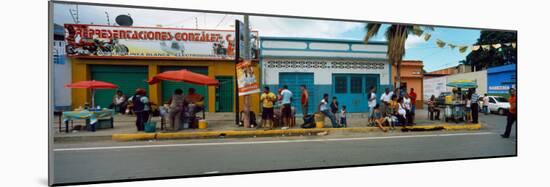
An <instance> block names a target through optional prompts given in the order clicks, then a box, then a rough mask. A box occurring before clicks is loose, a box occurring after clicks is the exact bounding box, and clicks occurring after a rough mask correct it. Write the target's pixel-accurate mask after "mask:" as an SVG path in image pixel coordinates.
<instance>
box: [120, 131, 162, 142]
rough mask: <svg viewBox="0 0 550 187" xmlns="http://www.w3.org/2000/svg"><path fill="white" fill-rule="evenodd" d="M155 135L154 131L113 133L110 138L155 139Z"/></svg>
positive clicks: (122, 139) (121, 139)
mask: <svg viewBox="0 0 550 187" xmlns="http://www.w3.org/2000/svg"><path fill="white" fill-rule="evenodd" d="M155 135H156V133H139V134H113V136H112V139H113V140H117V141H130V140H151V139H155Z"/></svg>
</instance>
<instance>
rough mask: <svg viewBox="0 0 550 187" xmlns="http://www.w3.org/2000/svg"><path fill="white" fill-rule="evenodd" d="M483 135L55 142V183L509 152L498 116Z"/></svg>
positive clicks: (508, 141) (512, 146)
mask: <svg viewBox="0 0 550 187" xmlns="http://www.w3.org/2000/svg"><path fill="white" fill-rule="evenodd" d="M481 120H482V121H485V120H486V121H488V122H490V123H489V124H488V128H486V129H484V130H482V131H463V132H456V131H453V132H442V131H438V132H414V133H401V132H393V133H369V134H357V133H355V134H334V135H329V136H315V137H278V138H256V139H251V138H245V139H225V140H191V141H189V140H187V141H183V140H180V141H155V142H127V143H113V142H97V143H94V144H86V145H80V144H59V145H55V151H54V165H55V167H54V173H55V174H54V176H55V179H54V180H55V182H56V183H72V182H84V181H102V180H118V179H132V178H145V177H165V176H184V175H198V174H212V173H232V172H247V171H260V170H277V169H290V168H308V167H323V166H344V165H357V164H377V163H389V162H406V161H420V160H440V159H452V158H471V157H487V156H503V155H514V154H516V141H515V133H514V134H513V136H512V138H511V139H502V138H501V137H500V136H499V134H500V133H501V132H502V129H503V128H504V124H503V122H504V121H505V119H504V117H502V116H495V115H489V116H482V119H481Z"/></svg>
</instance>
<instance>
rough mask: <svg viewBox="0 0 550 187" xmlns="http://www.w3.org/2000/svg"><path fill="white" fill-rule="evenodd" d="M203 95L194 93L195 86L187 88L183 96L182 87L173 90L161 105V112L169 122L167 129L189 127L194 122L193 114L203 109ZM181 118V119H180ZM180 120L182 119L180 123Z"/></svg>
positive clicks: (174, 129)
mask: <svg viewBox="0 0 550 187" xmlns="http://www.w3.org/2000/svg"><path fill="white" fill-rule="evenodd" d="M203 102H204V96H202V95H200V94H198V93H196V90H195V88H189V89H188V92H187V95H185V96H184V94H183V90H182V89H179V88H178V89H176V90H174V94H173V95H172V97H170V99H169V100H168V102H167V103H165V105H164V107H163V110H164V112H163V114H161V115H164V116H167V118H168V122H169V124H170V126H169V128H168V130H171V131H177V130H180V129H184V128H189V125H190V124H192V123H194V122H195V119H196V118H195V115H196V113H198V112H199V111H202V110H204V103H203ZM182 119H183V120H182ZM182 121H184V123H183V125H182V123H181V122H182Z"/></svg>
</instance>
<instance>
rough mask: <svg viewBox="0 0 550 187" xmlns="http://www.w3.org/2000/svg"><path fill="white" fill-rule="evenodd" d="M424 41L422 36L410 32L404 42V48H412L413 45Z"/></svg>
mask: <svg viewBox="0 0 550 187" xmlns="http://www.w3.org/2000/svg"><path fill="white" fill-rule="evenodd" d="M424 42H425V41H424V38H422V37H419V36H416V35H412V34H411V35H409V37H408V38H407V41H406V42H405V49H409V48H414V47H415V46H417V45H419V44H421V43H424Z"/></svg>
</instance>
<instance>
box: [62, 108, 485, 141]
mask: <svg viewBox="0 0 550 187" xmlns="http://www.w3.org/2000/svg"><path fill="white" fill-rule="evenodd" d="M416 113H417V114H416V116H415V123H416V125H415V126H414V128H416V129H418V128H424V129H430V130H441V129H445V130H477V129H480V128H481V125H479V124H478V125H472V124H467V125H466V124H464V123H458V124H448V123H444V122H442V121H430V120H428V119H427V114H428V112H427V110H417V112H416ZM366 115H367V114H366V113H350V114H348V128H338V129H333V128H320V129H316V128H314V129H302V128H300V125H301V124H302V117H301V116H297V117H296V127H294V128H292V129H287V130H281V129H280V128H279V129H273V130H266V129H261V128H243V127H239V126H237V125H235V114H234V113H206V120H207V122H208V128H207V129H186V130H181V131H178V132H162V131H160V117H153V118H152V120H153V121H156V122H157V128H158V129H159V130H158V131H157V133H144V132H137V131H136V127H135V117H134V116H126V115H120V114H117V115H116V116H115V117H114V128H113V129H99V130H97V131H96V132H91V131H85V130H82V131H76V130H73V131H71V132H69V133H65V132H64V131H63V132H59V129H58V127H59V120H58V117H59V116H56V117H55V120H54V121H55V122H54V124H55V126H54V127H53V128H54V132H55V133H54V141H56V142H57V141H100V140H124V141H127V140H147V139H182V138H213V137H222V136H223V137H246V136H275V135H316V134H317V133H323V132H324V133H328V132H335V131H346V132H372V131H380V130H379V129H378V128H376V127H367V126H366V120H367V118H366ZM259 121H260V120H259V119H258V122H259ZM74 125H84V120H75V121H74ZM329 126H330V122H329V120H328V119H326V121H325V127H329ZM63 128H64V125H63ZM398 130H401V129H400V128H398ZM409 130H411V129H409ZM411 131H414V129H412V130H411Z"/></svg>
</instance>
